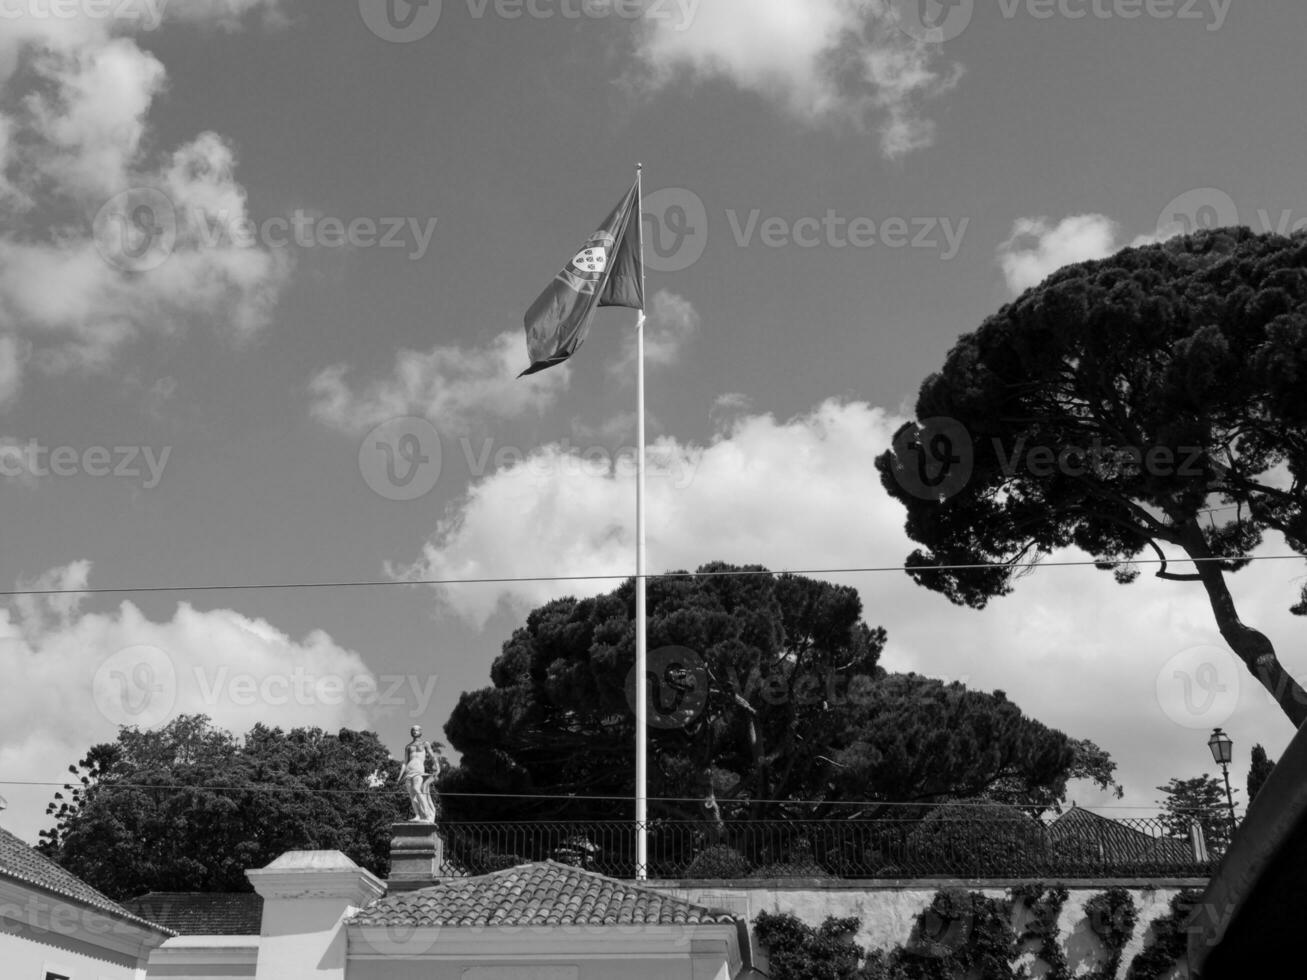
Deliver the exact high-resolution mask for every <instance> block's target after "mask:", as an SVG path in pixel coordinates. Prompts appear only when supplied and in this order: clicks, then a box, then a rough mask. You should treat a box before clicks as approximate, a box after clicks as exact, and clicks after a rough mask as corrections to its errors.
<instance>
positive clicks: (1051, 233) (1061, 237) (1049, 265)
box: [998, 214, 1183, 295]
mask: <svg viewBox="0 0 1307 980" xmlns="http://www.w3.org/2000/svg"><path fill="white" fill-rule="evenodd" d="M1182 233H1183V230H1182V228H1181V227H1180V226H1179V225H1177V226H1175V227H1172V228H1169V229H1163V230H1160V231H1158V232H1156V233H1154V234H1150V235H1139V236H1137V237H1136V238H1134V239H1133V240H1132V241H1128V242H1127V241H1125V240H1124V239H1123V238H1122V237H1121V228H1120V226H1119V225H1118V224H1117V223H1116V222H1115V221H1113V220H1112V219H1111V218H1109V217H1107V216H1106V215H1102V214H1077V215H1071V216H1069V217H1066V218H1063V219H1062V220H1061V221H1060V222H1058V223H1057V224H1056V225H1054V224H1051V223H1050V222H1049V220H1048V219H1047V218H1020V219H1018V220H1017V221H1016V222H1015V223H1014V224H1013V226H1012V236H1011V237H1010V238H1009V239H1008V240H1007V241H1005V242H1004V243H1003V244H1002V245H1000V246H999V249H998V254H999V264H1000V265H1001V266H1002V268H1003V276H1004V278H1005V279H1007V285H1008V289H1010V290H1011V291H1012V293H1013V294H1014V295H1016V294H1019V293H1023V292H1025V291H1026V290H1027V289H1031V288H1033V287H1035V286H1038V285H1039V284H1040V283H1041V282H1043V281H1044V280H1045V279H1047V278H1048V277H1049V276H1051V275H1052V274H1053V273H1054V272H1056V271H1057V270H1058V269H1061V268H1063V267H1064V266H1068V265H1075V264H1076V263H1078V262H1092V261H1094V260H1096V259H1105V258H1107V257H1109V256H1111V255H1115V254H1116V253H1117V252H1119V251H1121V250H1122V249H1123V248H1126V247H1130V248H1139V247H1141V246H1144V245H1154V244H1156V243H1158V242H1163V241H1166V240H1167V239H1169V238H1174V237H1175V236H1176V235H1179V234H1182Z"/></svg>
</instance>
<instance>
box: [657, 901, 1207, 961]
mask: <svg viewBox="0 0 1307 980" xmlns="http://www.w3.org/2000/svg"><path fill="white" fill-rule="evenodd" d="M649 884H650V886H651V887H654V888H657V889H658V890H659V891H663V892H666V893H667V894H670V895H675V896H676V897H678V898H683V899H686V900H688V901H691V902H695V903H696V904H699V905H706V906H708V907H710V908H722V909H725V910H727V911H730V912H733V913H735V914H736V915H740V916H744V917H745V918H747V920H748V922H749V924H750V931H749V935H750V944H751V946H752V950H751V952H752V955H753V958H754V964H755V965H756V966H758V967H759V968H760V969H762V970H763V971H766V969H767V955H766V951H765V950H763V949H761V948H759V946H758V941H757V937H756V936H755V935H754V930H753V929H752V924H753V921H754V920H755V919H756V918H757V916H758V913H760V912H771V913H773V914H781V913H787V912H788V913H790V914H792V915H794V916H795V917H796V918H798V919H799V920H801V921H802V922H804V923H806V924H808V925H811V926H819V925H821V923H822V922H823V921H825V920H826V919H827V918H828V917H831V916H834V917H835V918H845V917H848V916H856V917H857V918H859V919H861V920H862V929H861V931H860V932H859V933H858V935H857V937H856V941H857V943H858V944H859V945H860V946H862V947H864V948H868V949H888V948H891V947H894V946H897V945H899V944H901V943H906V942H907V941H908V940H909V939H910V938H911V935H912V930H913V926H914V925H915V924H916V921H917V917H918V915H920V913H921V912H922V911H923V910H924V909H926V908H927V907H928V906H929V905H930V902H931V899H932V898H933V897H934V896H935V893H936V892H937V891H939V890H940V889H941V888H962V889H964V890H966V891H978V892H981V893H983V894H984V895H986V896H988V897H991V898H1004V897H1010V892H1009V889H1010V888H1012V887H1014V886H1016V885H1026V884H1043V885H1044V886H1045V887H1052V886H1054V885H1061V886H1063V887H1065V888H1066V889H1067V891H1068V892H1069V897H1068V898H1067V901H1066V904H1065V905H1064V906H1063V907H1062V914H1061V916H1060V917H1059V919H1058V938H1059V941H1060V942H1061V944H1062V949H1063V951H1064V952H1065V953H1066V957H1067V962H1068V964H1069V966H1070V968H1071V971H1072V973H1073V974H1074V975H1080V974H1083V973H1087V972H1089V971H1091V970H1094V969H1098V968H1099V967H1101V965H1102V962H1103V957H1104V946H1103V944H1102V942H1101V941H1100V940H1099V939H1098V936H1097V935H1096V934H1095V933H1094V931H1093V929H1092V928H1091V927H1090V924H1089V921H1088V919H1087V918H1086V916H1085V903H1086V902H1087V901H1089V899H1090V898H1092V897H1093V896H1094V895H1097V894H1099V893H1100V892H1103V891H1105V890H1106V889H1108V888H1110V887H1113V886H1120V887H1124V888H1126V889H1128V890H1129V892H1130V894H1131V897H1132V898H1133V899H1134V902H1135V907H1136V909H1137V910H1138V912H1139V920H1138V922H1137V924H1136V925H1135V930H1134V934H1133V935H1132V936H1131V938H1130V941H1129V943H1127V944H1126V947H1125V951H1124V954H1123V956H1122V958H1121V970H1120V976H1121V977H1124V976H1125V972H1126V969H1127V968H1128V967H1129V965H1130V961H1131V960H1132V959H1133V958H1134V956H1135V954H1137V953H1138V952H1139V951H1140V950H1141V949H1142V948H1143V945H1144V942H1145V940H1146V938H1147V937H1148V926H1149V923H1151V922H1152V921H1153V920H1154V919H1155V918H1157V917H1158V916H1161V915H1165V914H1166V913H1167V912H1168V911H1169V903H1170V901H1171V898H1172V897H1173V896H1174V895H1176V894H1177V893H1178V892H1179V891H1181V890H1182V889H1186V888H1203V887H1205V886H1206V884H1207V882H1206V880H1203V879H1167V880H1163V881H1145V880H1139V879H1129V880H1126V879H1122V880H1112V881H1049V882H1030V881H1008V880H1005V881H937V880H925V881H898V882H859V883H850V882H822V881H808V882H781V881H776V882H768V881H749V882H747V883H742V882H739V881H715V882H714V881H699V882H691V881H682V882H649ZM1024 924H1025V923H1024V921H1018V922H1016V923H1015V925H1017V926H1018V928H1019V927H1021V926H1023V925H1024ZM1020 962H1023V963H1029V968H1030V973H1031V976H1032V977H1035V978H1038V977H1042V976H1043V974H1044V964H1043V963H1042V962H1036V961H1034V958H1033V957H1030V956H1027V957H1023V959H1022V961H1020Z"/></svg>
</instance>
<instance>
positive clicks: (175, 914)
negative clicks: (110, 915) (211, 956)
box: [123, 892, 263, 936]
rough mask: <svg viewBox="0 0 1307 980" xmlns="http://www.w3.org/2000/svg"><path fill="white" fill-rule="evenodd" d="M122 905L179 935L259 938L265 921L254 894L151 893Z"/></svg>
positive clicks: (259, 903) (259, 898)
mask: <svg viewBox="0 0 1307 980" xmlns="http://www.w3.org/2000/svg"><path fill="white" fill-rule="evenodd" d="M123 905H125V906H126V907H127V909H128V910H129V911H131V912H133V913H135V914H136V915H139V916H141V917H142V918H145V919H149V920H150V921H151V922H157V923H159V925H161V926H164V927H166V928H168V929H171V930H172V931H173V932H175V933H176V934H177V935H179V936H257V935H258V934H259V929H260V926H261V924H262V921H263V898H262V896H260V895H256V894H255V893H253V892H150V893H149V894H147V895H141V896H140V897H139V898H131V899H128V900H127V901H125V902H123Z"/></svg>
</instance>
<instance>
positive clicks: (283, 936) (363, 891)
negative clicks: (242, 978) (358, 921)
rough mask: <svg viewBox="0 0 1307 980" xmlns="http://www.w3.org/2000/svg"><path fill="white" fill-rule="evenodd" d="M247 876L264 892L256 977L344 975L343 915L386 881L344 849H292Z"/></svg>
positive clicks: (378, 892) (282, 979)
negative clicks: (354, 860) (346, 853)
mask: <svg viewBox="0 0 1307 980" xmlns="http://www.w3.org/2000/svg"><path fill="white" fill-rule="evenodd" d="M245 877H246V878H248V879H249V880H250V884H251V885H253V886H254V890H255V891H256V892H258V893H259V894H260V895H262V896H263V923H262V926H261V928H260V930H259V960H258V965H257V967H256V969H255V974H254V975H255V980H345V961H346V954H347V952H348V949H347V946H346V936H345V928H344V926H343V925H342V920H343V919H344V918H345V917H346V916H347V915H349V914H350V913H351V912H353V911H354V910H355V909H359V908H362V907H364V906H365V905H368V904H370V903H371V902H373V901H375V900H376V899H378V898H380V897H381V896H382V895H384V894H385V892H386V886H385V884H384V883H383V882H382V881H381V880H380V879H379V878H377V876H376V875H374V874H372V873H371V872H370V871H367V870H365V869H363V868H360V867H359V866H358V865H357V864H355V863H354V862H353V861H351V860H350V859H349V858H347V857H346V856H345V855H344V854H342V853H340V851H288V852H287V853H285V854H283V855H282V856H281V857H279V858H277V860H275V861H273V862H272V863H271V864H270V865H268V866H267V867H266V868H259V869H257V870H252V871H246V872H245Z"/></svg>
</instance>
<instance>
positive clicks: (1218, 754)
mask: <svg viewBox="0 0 1307 980" xmlns="http://www.w3.org/2000/svg"><path fill="white" fill-rule="evenodd" d="M1207 747H1208V748H1209V749H1211V750H1212V759H1213V760H1215V762H1216V764H1217V765H1219V766H1220V767H1221V775H1223V776H1224V777H1225V802H1226V803H1227V804H1228V805H1229V807H1230V837H1231V838H1232V839H1233V837H1234V796H1233V795H1232V794H1231V793H1230V759H1231V758H1232V757H1233V755H1234V741H1233V739H1231V738H1230V736H1229V735H1227V734H1225V732H1223V731H1221V729H1219V728H1217V729H1214V730H1213V731H1212V737H1211V738H1209V739H1208V740H1207Z"/></svg>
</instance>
